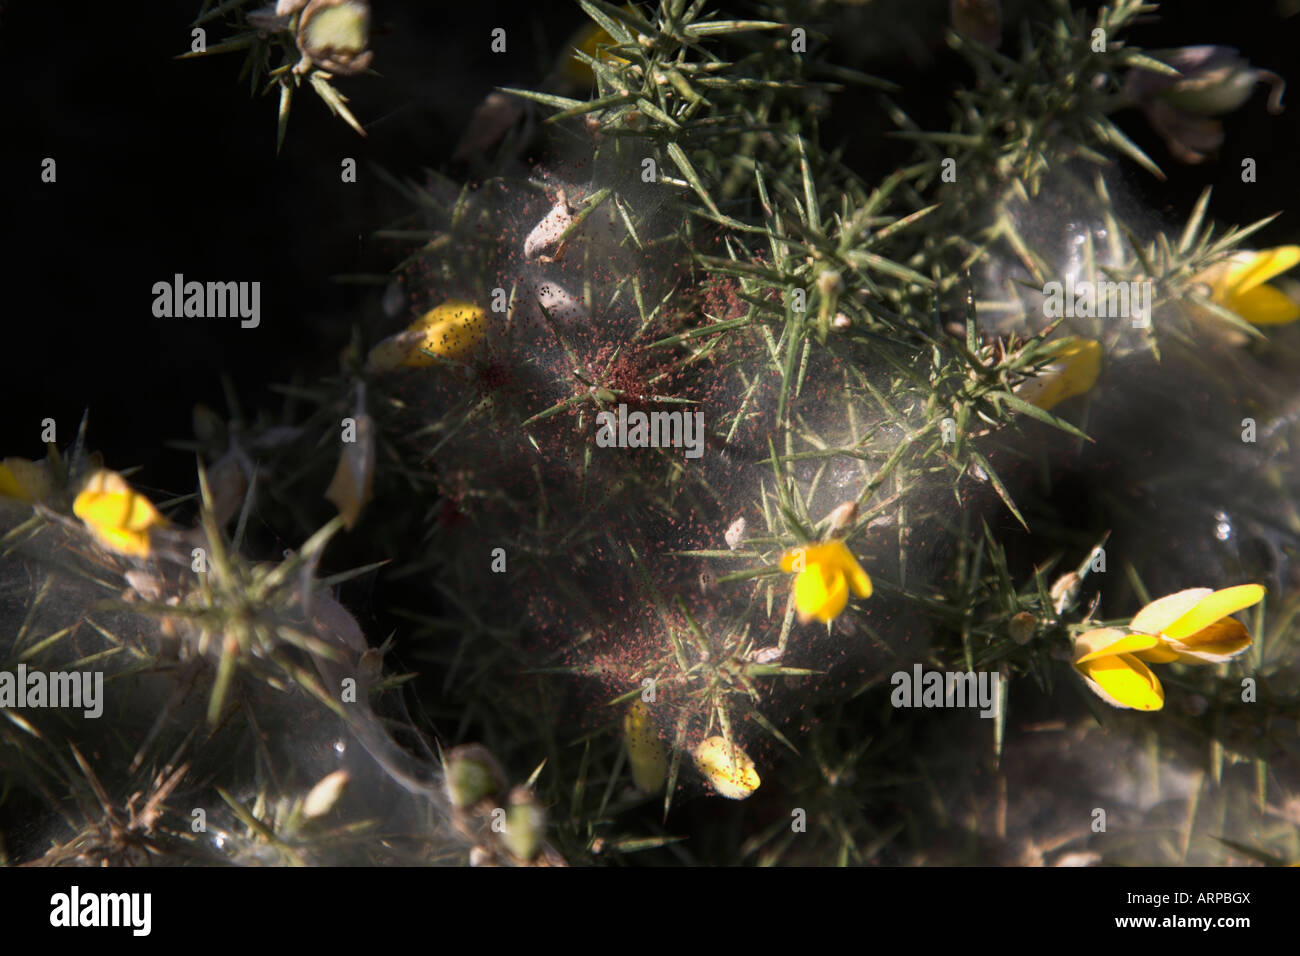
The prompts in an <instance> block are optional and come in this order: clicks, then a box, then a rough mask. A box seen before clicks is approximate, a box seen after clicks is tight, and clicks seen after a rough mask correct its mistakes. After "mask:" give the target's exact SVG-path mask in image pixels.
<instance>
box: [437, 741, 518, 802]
mask: <svg viewBox="0 0 1300 956" xmlns="http://www.w3.org/2000/svg"><path fill="white" fill-rule="evenodd" d="M443 766H444V769H445V771H446V785H447V798H448V799H449V800H450V801H451V804H452V806H454V807H458V808H464V807H470V806H473V805H474V804H476V803H478V802H479V801H480V800H486V799H488V798H489V797H493V796H495V795H496V794H498V793H500V792H501V790H502V789H503V788H504V787H505V782H506V776H505V774H504V773H503V772H502V771H501V765H500V764H498V763H497V759H496V757H494V756H492V752H491V751H490V750H488V749H487V748H486V747H484V746H483V745H482V744H465V745H463V746H460V747H456V748H454V749H453V750H451V751H450V752H449V753H448V754H447V757H446V759H445V761H444V765H443Z"/></svg>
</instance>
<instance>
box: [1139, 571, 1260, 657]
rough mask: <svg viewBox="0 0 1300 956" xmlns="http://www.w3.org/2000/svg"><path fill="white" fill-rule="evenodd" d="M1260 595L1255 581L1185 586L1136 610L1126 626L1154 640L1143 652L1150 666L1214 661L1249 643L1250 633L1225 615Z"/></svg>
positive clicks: (1253, 601)
mask: <svg viewBox="0 0 1300 956" xmlns="http://www.w3.org/2000/svg"><path fill="white" fill-rule="evenodd" d="M1263 598H1264V589H1263V588H1262V587H1260V586H1259V585H1258V584H1241V585H1238V586H1237V587H1232V588H1224V589H1222V590H1220V591H1213V590H1211V589H1210V588H1189V589H1188V590H1186V591H1179V592H1178V593H1176V594H1170V595H1167V596H1166V597H1162V598H1160V599H1159V600H1157V601H1152V602H1151V603H1150V604H1148V605H1147V606H1146V607H1144V608H1143V609H1142V610H1140V611H1138V613H1137V615H1136V616H1135V617H1134V618H1133V621H1132V622H1131V623H1130V624H1129V628H1130V629H1131V630H1133V631H1135V632H1138V633H1141V634H1149V635H1154V636H1155V637H1156V638H1158V640H1159V644H1158V645H1157V646H1155V647H1153V648H1152V649H1150V650H1148V651H1145V652H1143V655H1142V656H1143V658H1144V659H1146V660H1148V661H1151V662H1152V663H1153V664H1165V663H1168V662H1170V661H1182V662H1184V663H1187V664H1217V663H1221V662H1222V661H1226V660H1230V659H1231V658H1233V657H1236V656H1237V655H1238V654H1240V653H1241V652H1242V651H1244V650H1245V649H1246V648H1248V647H1250V644H1251V637H1250V632H1249V631H1248V630H1246V626H1245V625H1244V624H1242V623H1241V622H1240V621H1238V620H1236V619H1235V618H1233V617H1231V616H1230V615H1232V614H1235V613H1236V612H1237V611H1240V610H1243V609H1244V608H1248V607H1251V606H1252V605H1255V604H1258V603H1259V602H1260V601H1261V600H1263Z"/></svg>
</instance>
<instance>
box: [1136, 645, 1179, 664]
mask: <svg viewBox="0 0 1300 956" xmlns="http://www.w3.org/2000/svg"><path fill="white" fill-rule="evenodd" d="M1133 656H1134V657H1136V658H1137V659H1138V660H1140V661H1146V662H1147V663H1148V664H1172V663H1173V662H1174V661H1176V660H1178V658H1179V656H1180V655H1179V654H1178V652H1177V651H1175V650H1172V649H1171V648H1170V646H1169V644H1168V643H1166V642H1165V641H1159V643H1157V644H1156V646H1155V647H1152V648H1149V649H1147V650H1145V651H1134V652H1133Z"/></svg>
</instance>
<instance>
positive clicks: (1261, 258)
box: [1215, 246, 1300, 298]
mask: <svg viewBox="0 0 1300 956" xmlns="http://www.w3.org/2000/svg"><path fill="white" fill-rule="evenodd" d="M1297 262H1300V246H1278V247H1277V248H1276V249H1265V250H1263V251H1261V252H1255V253H1239V254H1237V255H1235V256H1233V257H1232V258H1231V259H1230V260H1228V268H1227V271H1226V272H1225V273H1224V275H1223V277H1222V279H1220V281H1219V282H1218V283H1217V284H1216V287H1215V291H1216V292H1220V291H1221V292H1222V294H1223V295H1224V297H1225V298H1230V297H1232V296H1234V295H1240V294H1241V293H1243V292H1249V291H1250V290H1251V289H1253V288H1255V287H1256V286H1259V285H1263V284H1264V283H1265V282H1267V281H1268V280H1269V279H1271V278H1273V277H1274V276H1276V275H1281V274H1282V273H1283V272H1286V270H1287V269H1290V268H1291V267H1292V266H1293V265H1295V264H1296V263H1297Z"/></svg>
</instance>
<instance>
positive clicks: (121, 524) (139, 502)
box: [72, 468, 167, 558]
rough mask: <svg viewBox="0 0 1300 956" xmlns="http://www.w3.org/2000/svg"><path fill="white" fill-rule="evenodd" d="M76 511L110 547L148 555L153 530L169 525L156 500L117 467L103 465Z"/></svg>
mask: <svg viewBox="0 0 1300 956" xmlns="http://www.w3.org/2000/svg"><path fill="white" fill-rule="evenodd" d="M72 513H73V514H75V515H76V516H77V517H78V518H80V519H81V520H82V521H84V522H85V523H86V527H88V528H89V529H90V530H91V532H92V533H93V534H94V536H95V539H96V540H97V541H99V543H100V544H102V545H103V546H104V547H106V548H108V549H109V550H110V551H115V552H117V553H118V554H126V555H131V556H132V557H138V558H143V557H148V555H149V551H150V543H149V532H150V531H152V530H153V529H154V528H161V527H165V526H166V525H167V519H166V518H164V517H163V516H162V515H161V514H159V512H158V509H157V508H155V507H154V506H153V503H152V502H151V501H150V500H149V499H148V498H146V497H145V496H144V495H142V494H140V493H139V492H138V491H136V490H135V489H134V488H132V487H131V486H130V485H128V484H127V483H126V481H125V479H123V478H122V476H121V475H119V474H118V473H117V472H115V471H108V470H106V469H103V468H101V469H100V470H99V471H97V472H95V473H94V474H93V475H91V476H90V478H89V479H88V480H87V481H86V483H85V484H84V485H83V486H82V488H81V493H80V494H78V495H77V499H76V501H74V502H73V503H72Z"/></svg>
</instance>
